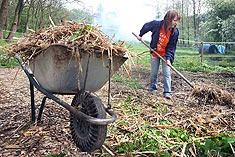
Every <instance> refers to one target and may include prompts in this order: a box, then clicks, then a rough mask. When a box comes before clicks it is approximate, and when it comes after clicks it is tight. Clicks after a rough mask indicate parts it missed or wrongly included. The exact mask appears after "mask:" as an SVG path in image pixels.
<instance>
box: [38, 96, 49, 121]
mask: <svg viewBox="0 0 235 157" xmlns="http://www.w3.org/2000/svg"><path fill="white" fill-rule="evenodd" d="M46 99H47V97H46V96H45V97H44V98H43V99H42V104H41V107H40V109H39V113H38V119H37V122H40V121H41V117H42V111H43V109H44V106H45V102H46Z"/></svg>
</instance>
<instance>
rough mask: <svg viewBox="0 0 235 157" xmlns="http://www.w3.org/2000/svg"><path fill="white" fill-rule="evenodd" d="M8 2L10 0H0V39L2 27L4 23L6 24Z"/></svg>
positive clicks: (2, 37)
mask: <svg viewBox="0 0 235 157" xmlns="http://www.w3.org/2000/svg"><path fill="white" fill-rule="evenodd" d="M9 3H10V0H2V4H1V9H0V17H1V18H0V38H1V40H3V39H4V36H3V28H4V25H5V24H6V19H7V13H8V7H9V5H8V4H9Z"/></svg>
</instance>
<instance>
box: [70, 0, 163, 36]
mask: <svg viewBox="0 0 235 157" xmlns="http://www.w3.org/2000/svg"><path fill="white" fill-rule="evenodd" d="M82 2H83V3H82V4H81V3H80V4H73V5H70V6H69V8H71V9H79V8H81V7H83V8H86V9H87V10H89V11H91V12H92V13H93V14H95V15H96V14H98V13H99V11H100V8H102V13H101V14H100V16H99V18H98V17H96V18H95V21H94V24H95V25H96V24H98V25H101V26H102V29H103V31H104V32H105V33H107V34H109V35H110V36H113V35H115V40H127V41H131V40H136V39H135V37H134V36H133V35H132V32H134V33H136V34H139V31H140V29H141V28H142V26H143V25H144V23H146V22H149V21H152V20H154V19H156V10H157V8H163V7H164V6H165V5H166V2H167V0H165V1H163V2H162V0H82ZM101 6H102V7H101ZM160 18H161V19H162V18H163V17H160ZM150 35H151V34H150V33H148V34H146V35H144V37H143V39H144V40H150Z"/></svg>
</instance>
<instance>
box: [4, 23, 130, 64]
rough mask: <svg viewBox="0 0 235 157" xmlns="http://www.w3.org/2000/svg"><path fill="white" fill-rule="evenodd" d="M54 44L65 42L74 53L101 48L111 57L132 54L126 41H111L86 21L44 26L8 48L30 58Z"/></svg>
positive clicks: (100, 49) (14, 53) (14, 52)
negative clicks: (118, 42) (125, 44)
mask: <svg viewBox="0 0 235 157" xmlns="http://www.w3.org/2000/svg"><path fill="white" fill-rule="evenodd" d="M52 44H64V45H66V46H67V47H68V48H70V49H72V51H71V52H73V53H74V52H79V51H80V50H82V51H83V52H88V53H92V52H95V50H99V51H101V52H102V53H104V52H105V53H108V55H109V56H110V57H111V56H113V55H118V56H124V55H128V56H130V55H131V52H130V51H128V49H127V48H124V47H123V45H124V43H122V44H117V43H111V42H110V39H109V37H108V36H107V35H106V34H105V33H104V32H102V31H101V30H100V29H99V26H91V25H87V24H84V23H83V24H78V23H74V24H67V25H60V26H55V27H49V28H44V29H42V30H39V31H37V32H33V33H30V34H27V35H25V37H24V38H22V39H20V40H19V41H18V42H17V43H14V44H11V45H8V46H7V48H6V49H7V51H8V52H7V53H8V54H9V55H10V56H14V55H16V54H17V55H19V56H21V57H22V59H23V60H30V59H33V58H34V57H36V56H37V55H38V54H40V53H41V52H43V50H45V49H46V48H47V47H48V46H50V45H52Z"/></svg>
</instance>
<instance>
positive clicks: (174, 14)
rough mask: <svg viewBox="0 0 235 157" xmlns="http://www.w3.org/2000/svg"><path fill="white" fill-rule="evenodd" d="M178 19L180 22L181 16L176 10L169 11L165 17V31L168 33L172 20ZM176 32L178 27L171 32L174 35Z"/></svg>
mask: <svg viewBox="0 0 235 157" xmlns="http://www.w3.org/2000/svg"><path fill="white" fill-rule="evenodd" d="M175 17H177V20H178V21H179V20H180V15H179V13H178V12H177V11H176V10H169V11H167V13H166V15H165V16H164V20H163V21H164V27H165V28H164V29H165V32H167V29H168V26H169V25H170V24H171V23H172V20H173V19H174V18H175ZM175 31H176V27H175V28H174V29H172V30H171V32H172V33H174V32H175Z"/></svg>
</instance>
